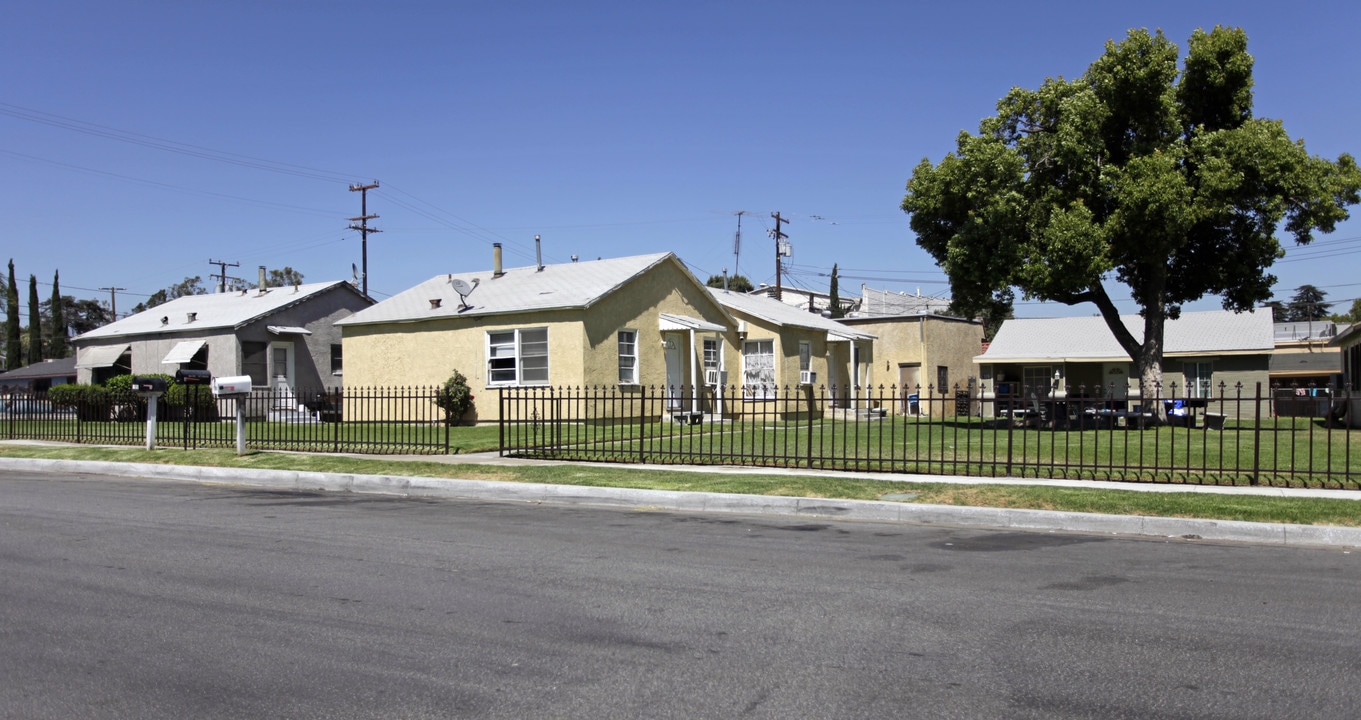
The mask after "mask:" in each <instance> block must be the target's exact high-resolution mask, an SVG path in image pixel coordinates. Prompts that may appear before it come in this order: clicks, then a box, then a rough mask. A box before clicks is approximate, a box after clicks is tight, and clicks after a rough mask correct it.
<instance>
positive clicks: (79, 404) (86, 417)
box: [47, 383, 111, 422]
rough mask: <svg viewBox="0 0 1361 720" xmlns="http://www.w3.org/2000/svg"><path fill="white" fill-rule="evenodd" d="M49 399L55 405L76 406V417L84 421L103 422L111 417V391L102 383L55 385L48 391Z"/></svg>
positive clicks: (60, 406) (62, 406) (63, 406)
mask: <svg viewBox="0 0 1361 720" xmlns="http://www.w3.org/2000/svg"><path fill="white" fill-rule="evenodd" d="M47 399H48V400H51V401H52V406H53V407H58V408H75V409H76V417H78V418H80V419H81V420H83V421H87V422H102V421H104V420H108V419H109V406H110V404H111V403H110V401H109V391H108V389H107V388H105V387H104V386H102V385H77V384H75V383H67V384H63V385H53V386H52V389H50V390H48V391H47Z"/></svg>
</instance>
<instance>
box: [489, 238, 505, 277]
mask: <svg viewBox="0 0 1361 720" xmlns="http://www.w3.org/2000/svg"><path fill="white" fill-rule="evenodd" d="M505 274H506V273H505V272H503V271H502V270H501V243H492V244H491V276H492V278H493V279H495V278H499V277H501V276H502V275H505Z"/></svg>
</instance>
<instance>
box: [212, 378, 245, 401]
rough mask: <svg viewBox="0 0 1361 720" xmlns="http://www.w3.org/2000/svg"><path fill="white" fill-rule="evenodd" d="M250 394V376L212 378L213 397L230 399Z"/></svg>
mask: <svg viewBox="0 0 1361 720" xmlns="http://www.w3.org/2000/svg"><path fill="white" fill-rule="evenodd" d="M249 394H250V376H249V375H232V376H227V377H215V378H213V396H214V397H231V396H233V395H249Z"/></svg>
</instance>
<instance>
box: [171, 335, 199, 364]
mask: <svg viewBox="0 0 1361 720" xmlns="http://www.w3.org/2000/svg"><path fill="white" fill-rule="evenodd" d="M207 342H208V341H207V340H205V339H203V338H199V339H198V340H184V341H182V342H178V343H175V347H173V348H170V352H168V353H166V356H165V359H164V360H161V364H162V365H179V364H181V363H187V362H189V361H190V360H193V359H194V355H195V354H197V353H198V349H199V348H201V347H203V345H204V344H205V343H207Z"/></svg>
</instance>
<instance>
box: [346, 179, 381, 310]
mask: <svg viewBox="0 0 1361 720" xmlns="http://www.w3.org/2000/svg"><path fill="white" fill-rule="evenodd" d="M376 187H378V181H377V180H374V181H373V182H372V183H370V184H368V185H360V184H357V183H356V184H354V185H351V186H350V192H358V193H359V217H352V218H350V222H352V223H353V222H357V223H359V224H358V225H351V226H350V229H351V230H358V231H359V237H360V248H361V253H362V254H361V261H362V263H363V265H362V267H363V268H364V294H365V295H368V294H369V233H376V232H382V230H379V229H378V228H371V227H369V221H370V220H374V219H377V217H378V216H377V215H370V214H369V191H370V190H372V189H374V188H376Z"/></svg>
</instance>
